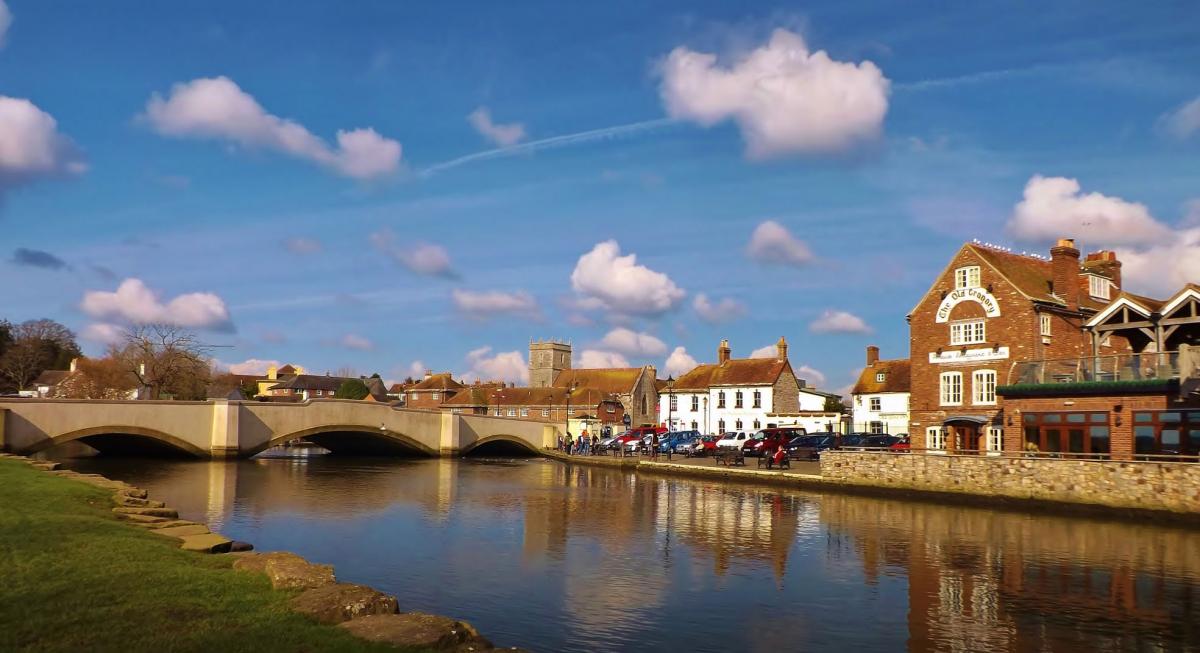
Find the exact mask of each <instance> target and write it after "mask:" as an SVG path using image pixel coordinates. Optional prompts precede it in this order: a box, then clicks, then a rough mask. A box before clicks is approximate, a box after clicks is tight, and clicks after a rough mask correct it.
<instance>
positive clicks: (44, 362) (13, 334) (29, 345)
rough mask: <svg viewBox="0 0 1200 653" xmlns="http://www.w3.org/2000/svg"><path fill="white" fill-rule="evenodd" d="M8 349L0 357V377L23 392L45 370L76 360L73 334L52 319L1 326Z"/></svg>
mask: <svg viewBox="0 0 1200 653" xmlns="http://www.w3.org/2000/svg"><path fill="white" fill-rule="evenodd" d="M3 327H4V331H5V332H6V335H5V337H4V339H5V340H6V341H7V343H8V346H7V347H6V348H5V349H4V353H3V356H0V377H3V378H4V379H7V380H8V381H9V382H10V383H12V384H13V385H15V386H16V387H17V389H18V390H23V389H25V387H26V386H27V385H29V383H30V382H32V381H33V380H34V379H35V378H37V376H38V375H39V374H41V373H42V372H43V371H44V370H48V369H66V367H67V366H68V365H69V364H70V363H71V359H73V358H77V357H78V356H79V355H80V354H79V345H78V344H76V343H75V334H74V333H72V332H71V330H70V329H68V328H67V327H65V326H63V325H61V324H59V323H58V322H55V321H54V320H46V319H42V320H29V321H27V322H22V323H21V324H18V325H16V326H13V325H10V324H8V323H7V322H5V323H4V324H3Z"/></svg>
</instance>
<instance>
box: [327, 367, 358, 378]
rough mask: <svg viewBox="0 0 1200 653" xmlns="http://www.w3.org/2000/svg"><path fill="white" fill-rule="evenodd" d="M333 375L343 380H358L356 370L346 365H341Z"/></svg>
mask: <svg viewBox="0 0 1200 653" xmlns="http://www.w3.org/2000/svg"><path fill="white" fill-rule="evenodd" d="M333 375H334V376H340V377H342V378H343V379H357V378H358V370H356V369H354V368H353V367H350V366H348V365H343V366H342V367H339V368H338V371H337V372H334V374H333Z"/></svg>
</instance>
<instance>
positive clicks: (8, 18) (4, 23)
mask: <svg viewBox="0 0 1200 653" xmlns="http://www.w3.org/2000/svg"><path fill="white" fill-rule="evenodd" d="M12 21H13V17H12V12H11V11H9V10H8V5H6V4H4V0H0V48H2V47H4V44H5V38H6V37H7V36H8V27H9V25H12Z"/></svg>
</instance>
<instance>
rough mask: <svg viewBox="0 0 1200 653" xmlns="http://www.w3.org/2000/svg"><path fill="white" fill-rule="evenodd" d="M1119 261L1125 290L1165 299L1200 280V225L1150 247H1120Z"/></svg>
mask: <svg viewBox="0 0 1200 653" xmlns="http://www.w3.org/2000/svg"><path fill="white" fill-rule="evenodd" d="M1117 258H1118V259H1119V260H1120V261H1121V283H1122V285H1123V286H1124V287H1126V288H1129V289H1130V290H1132V291H1133V292H1137V293H1146V294H1151V295H1155V296H1158V297H1166V296H1167V295H1169V294H1171V293H1174V292H1175V291H1177V290H1179V289H1180V288H1182V287H1183V285H1184V284H1186V283H1189V282H1190V283H1195V282H1196V280H1197V279H1200V226H1196V227H1192V228H1187V229H1180V230H1179V231H1176V232H1174V233H1173V234H1172V235H1171V237H1170V238H1167V239H1165V240H1164V241H1163V242H1161V243H1158V244H1155V245H1152V246H1149V247H1145V248H1140V249H1132V248H1118V249H1117Z"/></svg>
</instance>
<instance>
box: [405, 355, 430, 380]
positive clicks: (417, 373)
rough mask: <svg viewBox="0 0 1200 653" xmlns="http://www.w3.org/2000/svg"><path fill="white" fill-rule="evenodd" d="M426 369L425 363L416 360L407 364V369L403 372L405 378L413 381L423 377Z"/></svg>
mask: <svg viewBox="0 0 1200 653" xmlns="http://www.w3.org/2000/svg"><path fill="white" fill-rule="evenodd" d="M428 369H429V368H428V367H425V363H423V362H421V361H419V360H416V361H413V362H411V363H409V364H408V368H407V369H406V370H405V376H408V377H410V378H413V379H420V378H423V377H424V376H425V371H426V370H428Z"/></svg>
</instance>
